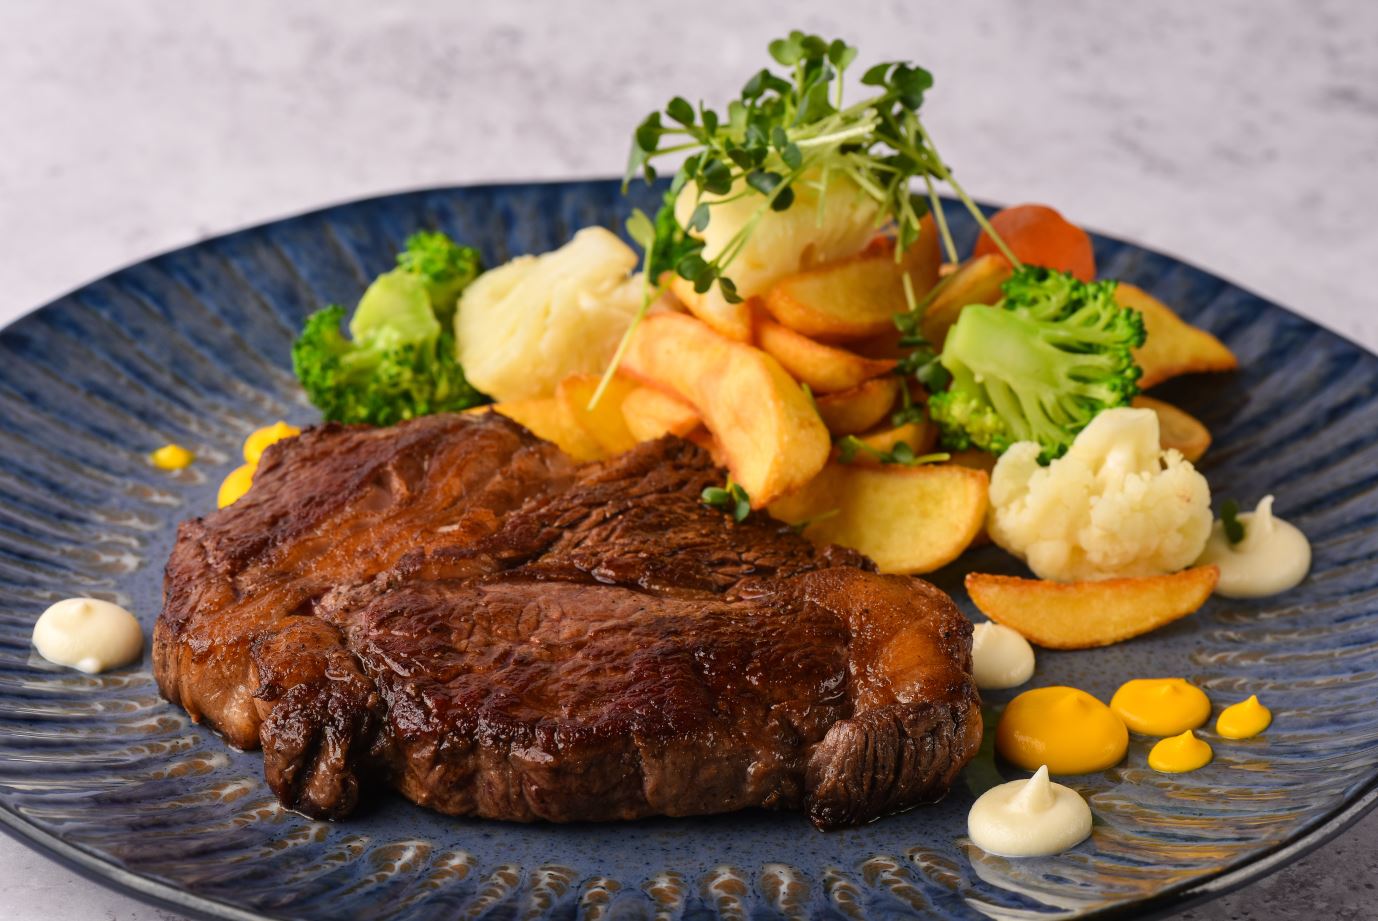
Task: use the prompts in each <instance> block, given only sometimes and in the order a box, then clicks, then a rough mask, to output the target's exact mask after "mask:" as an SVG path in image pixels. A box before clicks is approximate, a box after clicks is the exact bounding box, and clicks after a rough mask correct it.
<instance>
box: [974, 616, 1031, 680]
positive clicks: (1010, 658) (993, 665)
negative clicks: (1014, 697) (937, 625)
mask: <svg viewBox="0 0 1378 921" xmlns="http://www.w3.org/2000/svg"><path fill="white" fill-rule="evenodd" d="M971 672H972V675H973V676H974V677H975V678H976V686H977V687H978V688H980V689H981V690H983V691H998V690H1003V689H1005V688H1015V687H1019V685H1021V684H1023V683H1024V682H1026V681H1028V680H1029V679H1030V678H1032V677H1033V673H1034V652H1033V647H1032V646H1030V645H1029V641H1028V640H1026V639H1024V637H1022V636H1020V635H1019V634H1018V633H1016V632H1015V631H1014V630H1011V629H1010V628H1009V627H1006V626H1003V625H1001V624H993V623H983V624H977V625H976V626H975V627H974V628H973V629H972V633H971Z"/></svg>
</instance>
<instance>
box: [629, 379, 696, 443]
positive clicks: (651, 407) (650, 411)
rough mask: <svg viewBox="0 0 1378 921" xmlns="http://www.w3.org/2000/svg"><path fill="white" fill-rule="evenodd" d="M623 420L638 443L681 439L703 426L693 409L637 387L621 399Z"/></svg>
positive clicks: (657, 392)
mask: <svg viewBox="0 0 1378 921" xmlns="http://www.w3.org/2000/svg"><path fill="white" fill-rule="evenodd" d="M622 419H623V421H624V422H626V424H627V430H628V431H630V432H631V433H632V437H633V438H635V439H636V440H637V441H653V440H655V439H657V438H660V437H661V436H662V435H679V436H681V437H683V436H685V435H688V434H689V433H690V432H692V431H693V430H694V429H696V428H698V427H699V425H701V424H702V422H703V420H702V419H701V418H699V414H698V411H697V410H695V409H694V407H692V406H690V405H689V404H688V403H686V402H684V401H683V400H681V399H680V398H679V397H677V396H672V395H670V394H668V393H666V392H665V391H663V390H657V389H656V388H654V387H637V388H636V389H634V390H633V391H632V392H631V393H629V394H627V395H626V396H625V397H623V398H622Z"/></svg>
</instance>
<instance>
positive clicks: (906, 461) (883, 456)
mask: <svg viewBox="0 0 1378 921" xmlns="http://www.w3.org/2000/svg"><path fill="white" fill-rule="evenodd" d="M857 454H865V455H867V456H868V457H871V458H873V459H875V460H877V461H879V462H880V463H882V464H898V465H899V466H901V467H921V466H923V465H924V464H940V463H942V462H943V461H949V460H951V459H952V455H951V454H946V453H944V452H941V451H939V452H937V453H934V454H915V453H914V448H913V447H912V446H911V445H910V444H909V442H907V441H897V442H895V443H894V445H893V446H891V448H890V450H889V451H881V450H880V449H878V448H873V447H871V446H870V445H868V444H867V443H866V442H864V441H862V440H861V439H860V438H858V437H856V436H855V435H848V436H847V437H846V438H843V439H841V440H840V441H838V443H837V459H838V460H839V461H841V462H842V463H844V464H850V463H851V462H852V461H854V460H855V459H856V456H857Z"/></svg>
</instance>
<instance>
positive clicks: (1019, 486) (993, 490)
mask: <svg viewBox="0 0 1378 921" xmlns="http://www.w3.org/2000/svg"><path fill="white" fill-rule="evenodd" d="M1038 453H1039V447H1038V445H1036V444H1034V443H1033V442H1027V441H1026V442H1019V443H1017V444H1014V445H1012V446H1011V447H1010V448H1009V450H1007V451H1006V452H1005V453H1004V454H1003V455H1001V457H1000V460H999V462H998V463H997V464H996V465H995V470H994V472H993V473H992V474H991V480H990V521H989V528H990V536H991V539H992V540H994V541H995V542H996V543H997V544H999V545H1000V546H1001V547H1003V548H1005V549H1006V550H1008V551H1009V552H1010V553H1012V554H1014V555H1015V556H1017V557H1019V558H1021V559H1023V560H1024V561H1025V562H1026V563H1028V564H1029V568H1030V569H1032V570H1033V571H1034V573H1035V574H1036V575H1037V576H1038V577H1039V578H1042V579H1054V580H1057V581H1059V582H1071V581H1077V580H1083V579H1109V578H1114V577H1119V576H1152V575H1161V574H1163V573H1169V572H1176V571H1177V570H1179V569H1183V568H1185V567H1187V566H1190V565H1191V564H1192V562H1193V561H1194V560H1195V559H1196V558H1197V557H1198V556H1200V555H1201V551H1202V549H1203V548H1204V547H1205V546H1206V539H1207V538H1208V537H1209V536H1210V532H1211V494H1210V487H1209V486H1207V485H1206V478H1205V477H1203V476H1202V475H1201V474H1200V473H1198V472H1197V471H1196V469H1195V468H1194V467H1192V465H1191V463H1190V462H1189V461H1187V460H1186V459H1185V458H1183V457H1182V455H1181V453H1180V452H1178V451H1176V450H1169V451H1163V450H1162V449H1161V447H1160V445H1159V441H1158V417H1157V415H1156V414H1155V413H1154V412H1153V411H1152V410H1148V409H1127V408H1125V409H1110V410H1106V411H1105V412H1102V413H1101V414H1099V415H1098V416H1096V418H1094V419H1093V420H1091V423H1090V425H1088V426H1086V428H1085V429H1083V430H1082V431H1081V432H1080V433H1079V434H1078V435H1077V437H1076V440H1075V441H1074V442H1073V443H1072V446H1071V447H1070V448H1068V449H1067V453H1066V454H1065V455H1063V456H1062V457H1061V458H1058V459H1057V460H1055V461H1053V462H1052V463H1051V464H1049V465H1048V466H1047V467H1042V466H1040V465H1039V463H1038Z"/></svg>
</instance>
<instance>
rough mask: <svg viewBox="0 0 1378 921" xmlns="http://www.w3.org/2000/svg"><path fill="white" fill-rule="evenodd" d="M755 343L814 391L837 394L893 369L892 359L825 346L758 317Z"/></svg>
mask: <svg viewBox="0 0 1378 921" xmlns="http://www.w3.org/2000/svg"><path fill="white" fill-rule="evenodd" d="M756 344H757V345H759V346H760V347H761V348H762V349H764V350H765V351H766V352H767V353H769V354H770V355H772V356H774V358H775V360H776V361H778V362H780V364H781V365H783V366H784V368H785V370H786V371H788V372H789V373H790V375H791V376H792V377H793V378H794V379H795V380H797V381H799V382H800V383H803V384H808V385H809V389H810V390H812V391H813V392H814V393H838V392H840V391H843V390H851V389H852V388H854V387H859V386H860V385H861V384H862V383H863V382H864V381H868V380H870V379H871V378H873V377H879V376H880V375H882V374H884V373H886V372H887V371H890V370H892V369H893V368H894V367H895V361H894V360H893V359H880V358H864V357H862V356H861V355H857V354H856V353H854V352H849V351H847V350H846V349H840V348H837V347H836V346H831V345H824V344H823V343H821V342H816V341H815V340H813V339H810V338H809V337H808V336H805V335H804V334H802V333H796V332H795V331H794V330H792V329H790V328H789V327H788V326H782V325H781V324H779V323H776V322H775V321H774V320H772V319H771V318H770V317H769V316H758V317H757V318H756Z"/></svg>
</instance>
